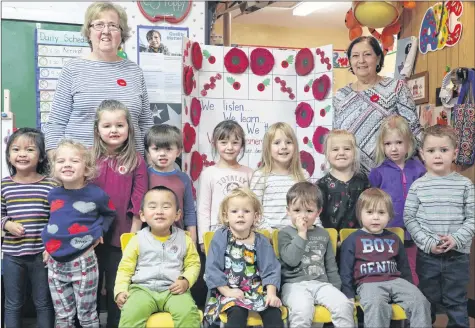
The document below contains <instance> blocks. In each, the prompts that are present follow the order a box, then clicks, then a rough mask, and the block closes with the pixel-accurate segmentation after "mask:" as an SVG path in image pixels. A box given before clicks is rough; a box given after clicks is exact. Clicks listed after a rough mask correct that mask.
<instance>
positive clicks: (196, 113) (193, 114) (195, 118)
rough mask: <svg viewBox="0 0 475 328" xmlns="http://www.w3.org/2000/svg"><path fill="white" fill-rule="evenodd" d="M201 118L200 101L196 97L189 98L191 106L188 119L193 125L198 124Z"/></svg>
mask: <svg viewBox="0 0 475 328" xmlns="http://www.w3.org/2000/svg"><path fill="white" fill-rule="evenodd" d="M200 118H201V102H200V101H199V100H198V99H197V98H193V99H191V106H190V119H191V123H193V125H194V126H198V124H200Z"/></svg>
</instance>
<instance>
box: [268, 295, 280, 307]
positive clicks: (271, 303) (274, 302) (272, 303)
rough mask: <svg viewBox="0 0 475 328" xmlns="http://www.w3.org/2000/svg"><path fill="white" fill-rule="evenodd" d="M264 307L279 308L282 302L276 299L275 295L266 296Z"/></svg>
mask: <svg viewBox="0 0 475 328" xmlns="http://www.w3.org/2000/svg"><path fill="white" fill-rule="evenodd" d="M266 306H272V307H277V308H278V307H281V306H282V302H281V301H280V299H279V298H278V297H277V295H270V294H267V295H266Z"/></svg>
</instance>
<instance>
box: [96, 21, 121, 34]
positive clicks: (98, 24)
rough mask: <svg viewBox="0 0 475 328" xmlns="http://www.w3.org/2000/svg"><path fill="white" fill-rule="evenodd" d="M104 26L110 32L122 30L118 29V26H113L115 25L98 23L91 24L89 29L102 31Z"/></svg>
mask: <svg viewBox="0 0 475 328" xmlns="http://www.w3.org/2000/svg"><path fill="white" fill-rule="evenodd" d="M106 26H107V27H108V28H109V31H111V32H118V31H120V30H122V27H120V25H119V24H115V23H109V24H106V23H103V22H98V23H92V24H90V25H89V27H92V28H93V29H95V30H96V31H102V30H103V29H104V28H105V27H106Z"/></svg>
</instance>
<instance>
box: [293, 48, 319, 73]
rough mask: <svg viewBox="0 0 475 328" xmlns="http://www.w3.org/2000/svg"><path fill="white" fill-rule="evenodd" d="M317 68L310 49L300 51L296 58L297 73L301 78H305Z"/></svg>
mask: <svg viewBox="0 0 475 328" xmlns="http://www.w3.org/2000/svg"><path fill="white" fill-rule="evenodd" d="M314 66H315V61H314V59H313V53H312V51H311V50H310V49H308V48H304V49H300V50H299V52H298V53H297V56H296V57H295V71H296V72H297V75H299V76H305V75H308V74H310V72H312V70H313V68H314Z"/></svg>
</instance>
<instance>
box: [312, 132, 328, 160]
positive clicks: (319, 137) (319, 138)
mask: <svg viewBox="0 0 475 328" xmlns="http://www.w3.org/2000/svg"><path fill="white" fill-rule="evenodd" d="M329 132H330V130H328V129H327V128H325V127H323V126H318V127H317V128H316V129H315V132H314V133H313V137H312V143H313V147H314V148H315V150H316V151H317V153H319V154H323V153H324V152H325V149H323V142H324V140H325V136H326V135H327V134H328V133H329Z"/></svg>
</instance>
